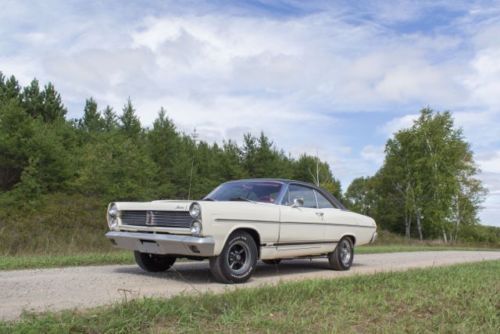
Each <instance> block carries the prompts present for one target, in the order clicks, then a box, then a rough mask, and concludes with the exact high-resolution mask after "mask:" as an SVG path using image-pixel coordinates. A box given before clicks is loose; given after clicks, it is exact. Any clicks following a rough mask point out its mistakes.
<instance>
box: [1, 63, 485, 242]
mask: <svg viewBox="0 0 500 334" xmlns="http://www.w3.org/2000/svg"><path fill="white" fill-rule="evenodd" d="M66 114H67V110H66V108H65V106H64V104H63V103H62V100H61V96H60V94H59V93H58V92H57V91H56V89H55V88H54V86H53V85H52V84H50V83H48V84H46V85H44V86H43V87H42V86H40V83H39V82H38V81H37V80H36V79H35V80H33V81H31V83H30V84H29V85H27V86H26V87H21V85H20V84H19V83H18V81H17V80H16V78H15V77H14V76H11V77H9V78H7V77H5V76H4V75H3V74H2V73H1V72H0V192H1V193H0V204H1V205H2V206H4V207H5V206H8V207H11V208H12V207H17V208H20V209H29V208H30V207H36V206H37V205H39V204H40V202H41V201H43V198H44V195H46V194H52V193H67V194H75V193H76V194H81V195H84V196H89V197H97V198H100V199H102V201H103V203H106V202H107V201H111V200H152V199H158V198H180V199H186V198H188V197H189V198H192V199H198V198H201V197H202V196H203V195H205V194H207V193H208V192H209V191H210V190H212V189H213V188H214V187H215V186H217V185H218V184H220V183H221V182H224V181H227V180H233V179H240V178H250V177H251V178H257V177H278V178H290V179H296V180H301V181H306V182H312V183H319V184H320V186H322V187H323V188H325V189H326V190H328V191H330V192H331V193H332V194H333V195H335V196H336V197H337V198H339V200H341V201H342V202H343V203H344V204H345V205H346V206H347V207H348V208H349V209H351V210H353V211H356V212H360V213H363V214H367V215H370V216H372V217H374V218H375V219H376V221H377V223H378V224H379V226H380V227H382V228H384V229H387V230H390V231H394V232H397V233H401V234H406V235H407V236H408V237H410V236H411V237H419V238H422V239H423V238H443V239H446V240H457V239H459V238H461V237H464V236H466V235H467V234H468V233H470V231H472V228H473V227H474V226H477V224H478V222H479V221H478V211H479V209H480V203H481V201H482V199H483V197H484V195H485V190H484V188H483V187H482V185H481V182H480V181H479V180H478V179H477V177H476V175H477V173H478V170H477V167H476V165H475V163H474V159H473V152H472V151H471V149H470V146H469V144H468V143H467V142H466V140H465V138H464V137H463V134H462V132H461V130H460V129H457V128H456V127H455V126H454V124H453V118H452V115H451V114H450V113H448V112H444V113H439V112H434V111H433V110H430V109H424V110H422V111H421V114H420V117H419V119H418V120H417V121H415V123H414V124H413V126H412V127H411V128H409V129H404V130H400V131H398V132H397V133H395V134H394V136H393V138H391V139H389V141H388V142H387V145H386V149H385V152H386V157H385V160H384V164H383V166H382V167H381V168H380V170H379V171H378V172H377V173H376V175H374V176H372V177H362V178H358V179H355V180H354V181H353V182H352V183H351V184H350V185H349V187H348V188H347V191H346V192H345V193H343V192H342V190H341V186H340V182H339V181H338V180H337V179H336V178H335V176H334V174H333V173H332V170H331V169H330V166H329V165H328V163H327V162H325V161H320V160H319V159H318V158H317V157H315V156H312V155H308V154H303V155H301V156H300V157H298V158H293V157H291V156H290V155H289V154H287V153H285V152H284V151H283V150H280V149H278V148H276V147H275V145H274V144H273V142H272V140H271V139H270V138H268V137H267V136H266V135H265V134H264V133H261V134H260V135H258V136H254V135H251V134H246V135H244V137H243V140H242V143H241V144H237V143H236V142H234V141H231V140H228V141H224V142H222V143H213V144H210V143H207V142H205V141H198V140H196V138H194V137H193V136H192V135H191V134H187V133H184V132H182V131H180V130H179V129H178V127H177V126H176V125H175V123H174V122H173V120H172V119H170V118H169V117H168V116H167V113H166V111H165V110H164V109H163V108H161V109H160V110H159V112H158V115H157V117H156V119H155V120H154V122H153V124H152V126H150V127H145V126H143V125H142V124H141V122H140V120H139V118H138V116H137V114H136V110H135V108H134V106H133V103H132V101H131V100H130V99H129V100H128V101H126V103H125V104H124V106H123V108H122V110H120V111H118V112H117V111H115V110H113V108H111V107H110V106H104V107H101V106H98V105H97V103H96V101H95V100H94V99H93V98H89V99H87V100H86V102H85V107H84V110H83V116H82V117H81V118H80V119H68V118H67V117H66Z"/></svg>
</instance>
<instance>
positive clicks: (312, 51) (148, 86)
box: [0, 1, 500, 203]
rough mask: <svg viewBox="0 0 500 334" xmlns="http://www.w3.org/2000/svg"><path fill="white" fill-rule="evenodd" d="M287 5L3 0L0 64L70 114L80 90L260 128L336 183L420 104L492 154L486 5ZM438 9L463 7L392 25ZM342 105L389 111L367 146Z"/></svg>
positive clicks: (206, 131) (495, 72)
mask: <svg viewBox="0 0 500 334" xmlns="http://www.w3.org/2000/svg"><path fill="white" fill-rule="evenodd" d="M289 5H290V6H291V7H296V6H304V7H306V9H308V10H310V11H307V13H308V14H307V15H306V14H305V12H304V13H302V14H303V15H289V16H280V15H272V14H273V13H271V14H269V15H261V14H262V13H261V12H258V13H255V12H251V11H250V12H246V11H245V9H242V8H237V5H232V4H231V5H229V7H230V8H227V7H224V8H223V7H217V8H214V7H213V6H216V5H213V4H209V3H196V4H195V5H192V6H190V7H185V8H180V7H181V6H179V5H178V4H177V3H175V2H167V3H164V4H161V5H160V4H156V6H157V7H155V8H151V9H150V10H147V8H146V7H147V6H146V5H144V4H142V3H127V4H123V3H121V2H119V3H118V2H117V3H110V4H109V3H108V4H103V3H99V2H93V1H88V2H85V3H81V4H79V5H78V6H77V5H75V4H74V3H67V2H62V1H47V2H44V3H43V4H41V3H40V4H25V3H22V2H14V1H12V2H8V3H7V5H5V6H4V7H5V8H3V10H2V11H0V37H1V38H0V50H1V51H0V70H2V71H3V72H4V73H6V74H11V73H12V74H15V75H16V76H17V77H18V78H19V79H20V80H21V82H22V83H24V84H25V83H27V82H28V80H30V79H31V78H32V77H37V78H38V79H40V80H41V81H42V82H45V81H48V80H50V81H52V82H53V83H54V84H55V85H56V88H57V89H58V90H59V91H60V92H61V94H62V96H63V98H64V102H65V103H66V104H67V105H68V106H69V107H70V116H71V117H77V116H80V115H81V112H82V110H81V109H82V106H83V104H84V99H85V98H87V97H89V96H93V97H94V98H96V99H97V101H98V102H99V103H100V105H104V104H110V105H112V106H113V107H114V108H115V110H120V109H121V106H122V105H123V103H124V102H125V101H126V99H127V98H128V97H131V98H132V100H133V102H134V104H135V105H136V107H137V111H138V113H139V116H140V117H141V120H142V121H143V123H144V124H146V125H150V124H151V123H152V121H153V119H154V118H155V117H156V114H157V112H158V110H159V108H160V106H164V107H165V108H166V109H167V112H168V114H169V116H170V117H172V118H173V119H174V121H175V122H176V123H178V124H179V125H180V127H181V128H182V129H184V130H185V131H188V132H190V131H192V129H193V128H195V127H196V128H197V129H198V131H199V132H200V135H201V137H202V138H204V139H206V140H209V141H219V140H221V139H224V138H226V139H228V138H231V139H239V138H241V134H242V133H244V132H252V133H258V132H259V131H260V130H264V131H265V132H266V133H267V134H268V135H269V136H270V137H272V138H273V139H275V141H276V143H277V144H279V146H280V147H284V148H285V149H286V150H287V151H292V152H299V151H300V152H303V151H306V152H307V153H309V154H315V151H316V150H320V151H321V154H322V156H325V157H326V159H327V160H328V161H329V162H330V163H331V164H332V169H333V170H334V172H335V173H337V175H338V176H339V177H340V178H341V180H342V181H343V182H344V183H346V182H348V181H350V180H351V179H352V178H353V177H357V176H363V175H367V174H372V173H373V172H374V171H375V170H376V168H377V167H378V166H379V165H380V163H381V162H382V157H383V154H382V153H381V151H382V149H383V148H382V146H381V144H382V143H383V141H384V140H385V139H386V138H387V137H389V136H391V135H392V133H394V132H395V131H397V130H399V129H401V128H405V127H409V126H411V124H412V121H413V120H414V119H415V118H416V117H417V115H416V114H415V112H416V111H418V109H420V108H421V107H422V106H427V105H429V106H431V107H433V108H436V109H439V110H446V109H450V110H452V111H456V113H455V116H456V120H457V124H458V125H459V126H462V127H463V128H464V131H465V134H466V136H467V138H470V140H471V142H472V144H473V147H474V148H477V149H478V153H480V154H481V153H485V154H488V152H492V150H497V149H498V146H499V142H498V139H497V135H496V134H497V133H500V116H499V113H500V97H499V96H500V94H498V93H497V92H498V91H500V86H499V82H500V67H499V65H498V61H497V59H499V58H500V40H499V39H498V38H497V36H498V35H499V34H500V28H499V26H500V25H499V22H498V18H497V17H498V15H497V13H498V8H494V7H495V6H489V5H488V6H484V5H482V4H481V3H478V4H476V5H474V6H472V7H471V6H470V5H468V4H467V3H466V2H460V3H458V4H457V3H456V2H454V3H453V5H450V4H448V3H447V2H444V1H443V2H441V1H432V2H424V3H422V2H419V3H416V2H412V1H401V2H398V3H397V4H394V3H391V4H390V5H389V4H387V2H384V1H375V2H373V1H370V2H367V3H364V4H362V5H356V4H352V6H353V7H350V8H349V7H341V6H340V5H338V4H332V3H330V2H327V3H319V4H318V3H315V4H311V3H307V4H304V3H301V4H299V3H290V4H289ZM443 8H444V9H447V10H449V11H452V10H461V11H463V13H464V14H463V15H462V16H461V17H458V18H450V20H449V22H448V23H447V24H445V26H444V27H440V28H439V29H435V30H433V31H432V33H425V32H421V31H419V30H418V29H415V31H414V32H411V33H409V32H401V31H398V30H397V28H395V27H397V25H398V24H404V23H411V24H414V23H415V22H417V21H418V20H419V19H421V18H423V17H426V15H428V14H429V13H432V12H433V11H435V10H438V9H443ZM254 10H255V9H254ZM467 13H468V14H467ZM422 24H423V25H424V24H427V23H426V22H422ZM423 28H428V27H423ZM429 29H431V28H429ZM424 30H425V29H424ZM354 112H356V113H359V112H372V113H381V112H385V113H387V114H389V113H390V115H392V116H393V119H392V120H390V121H389V122H387V123H386V124H385V125H381V124H374V125H373V129H375V130H373V131H374V132H375V135H376V136H378V138H377V139H378V142H376V143H373V142H372V141H371V140H369V139H368V137H369V136H351V135H350V134H349V133H347V130H345V129H346V128H347V127H345V126H344V125H345V124H343V123H342V121H340V118H341V117H342V115H343V113H354ZM359 119H361V117H360V118H359ZM365 137H366V138H365ZM368 143H370V144H368ZM481 161H482V160H481ZM493 163H494V162H487V161H484V162H482V163H481V165H482V167H484V166H485V167H486V168H489V166H490V164H493ZM483 165H484V166H483ZM345 186H346V184H345ZM488 203H489V202H488Z"/></svg>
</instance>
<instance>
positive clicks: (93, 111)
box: [78, 98, 106, 133]
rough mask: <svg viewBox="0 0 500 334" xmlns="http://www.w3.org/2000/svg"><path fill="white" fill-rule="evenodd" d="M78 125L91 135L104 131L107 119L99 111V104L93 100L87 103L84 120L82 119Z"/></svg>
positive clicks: (88, 100)
mask: <svg viewBox="0 0 500 334" xmlns="http://www.w3.org/2000/svg"><path fill="white" fill-rule="evenodd" d="M78 125H79V127H80V128H81V129H82V130H84V131H86V132H90V133H92V132H99V131H102V130H104V128H105V127H106V123H105V119H103V117H102V116H101V113H100V112H99V111H97V102H96V101H95V100H94V99H93V98H90V99H87V100H86V101H85V107H84V109H83V118H82V119H80V121H79V124H78Z"/></svg>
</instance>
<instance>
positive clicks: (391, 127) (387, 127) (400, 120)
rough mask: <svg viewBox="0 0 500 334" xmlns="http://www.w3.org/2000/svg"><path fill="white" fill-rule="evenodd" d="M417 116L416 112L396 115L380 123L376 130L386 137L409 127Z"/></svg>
mask: <svg viewBox="0 0 500 334" xmlns="http://www.w3.org/2000/svg"><path fill="white" fill-rule="evenodd" d="M417 118H418V114H408V115H404V116H402V117H396V118H393V119H392V120H390V121H388V122H387V123H385V124H384V125H382V126H381V127H380V128H379V129H378V131H379V132H380V133H382V134H384V135H386V136H387V137H391V136H392V135H393V134H395V133H396V132H398V131H399V130H402V129H407V128H410V127H411V126H412V125H413V122H414V121H415V120H416V119H417Z"/></svg>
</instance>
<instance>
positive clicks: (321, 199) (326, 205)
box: [314, 190, 335, 209]
mask: <svg viewBox="0 0 500 334" xmlns="http://www.w3.org/2000/svg"><path fill="white" fill-rule="evenodd" d="M314 192H315V193H316V198H317V199H318V207H319V208H320V209H334V208H335V207H334V206H333V204H332V203H330V201H329V200H327V199H326V198H325V196H323V195H322V194H321V193H319V192H317V191H316V190H315V191H314Z"/></svg>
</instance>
